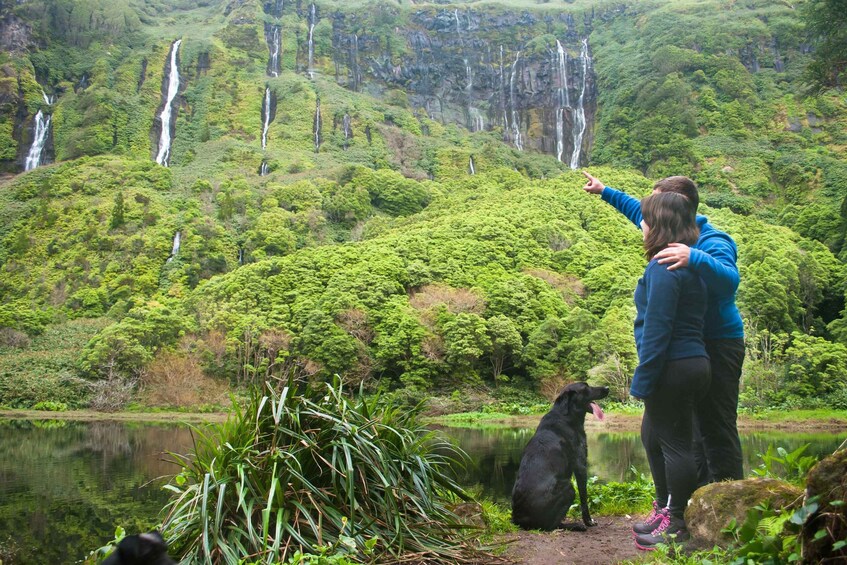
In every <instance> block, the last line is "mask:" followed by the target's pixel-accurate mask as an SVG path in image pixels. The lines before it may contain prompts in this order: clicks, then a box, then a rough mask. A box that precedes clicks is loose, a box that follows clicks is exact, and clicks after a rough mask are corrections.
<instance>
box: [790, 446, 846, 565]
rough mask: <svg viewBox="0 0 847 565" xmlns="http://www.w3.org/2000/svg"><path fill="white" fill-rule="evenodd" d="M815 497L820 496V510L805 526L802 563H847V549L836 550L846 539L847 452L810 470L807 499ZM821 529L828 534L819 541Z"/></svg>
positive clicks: (836, 453)
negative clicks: (838, 543)
mask: <svg viewBox="0 0 847 565" xmlns="http://www.w3.org/2000/svg"><path fill="white" fill-rule="evenodd" d="M813 496H817V497H818V509H817V511H816V512H814V513H813V514H812V515H811V516H809V518H808V519H807V520H806V523H805V524H803V530H802V532H801V534H800V536H801V539H802V541H803V561H804V562H805V563H824V562H827V563H847V547H840V548H839V549H835V550H833V544H834V543H836V542H838V541H840V540H845V539H847V449H842V450H841V451H836V452H835V453H834V454H832V455H830V456H829V457H827V458H825V459H823V460H821V461H820V462H819V463H818V464H817V465H815V466H814V467H812V469H811V470H810V471H809V475H808V476H807V477H806V497H807V500H808V499H809V498H811V497H813ZM838 501H841V502H840V503H839V502H838ZM833 502H835V504H833ZM820 530H824V531H826V532H827V534H826V535H825V536H823V537H822V538H821V539H818V540H816V539H815V534H816V533H817V532H818V531H820Z"/></svg>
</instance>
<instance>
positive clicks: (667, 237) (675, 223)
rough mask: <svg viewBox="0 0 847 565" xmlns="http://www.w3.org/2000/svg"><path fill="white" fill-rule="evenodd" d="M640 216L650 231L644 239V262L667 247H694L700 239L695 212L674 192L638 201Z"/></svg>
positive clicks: (694, 209)
mask: <svg viewBox="0 0 847 565" xmlns="http://www.w3.org/2000/svg"><path fill="white" fill-rule="evenodd" d="M641 215H642V216H643V217H644V222H645V223H646V224H647V226H648V227H649V228H650V229H649V230H648V231H647V235H646V236H645V237H644V254H645V255H647V259H648V260H650V259H652V258H653V256H654V255H656V253H658V252H659V251H661V250H662V249H664V248H665V247H667V246H668V244H669V243H684V244H686V245H694V244H695V243H696V242H697V238H699V237H700V228H699V227H697V221H696V208H694V206H692V203H691V201H690V200H689V199H688V198H686V197H685V196H683V195H681V194H677V193H674V192H656V193H654V194H651V195H650V196H646V197H645V198H643V199H642V200H641Z"/></svg>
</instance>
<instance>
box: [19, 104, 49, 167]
mask: <svg viewBox="0 0 847 565" xmlns="http://www.w3.org/2000/svg"><path fill="white" fill-rule="evenodd" d="M41 96H42V97H43V98H44V103H45V104H47V105H48V106H50V105H51V104H53V99H52V98H50V97H48V96H47V94H46V93H45V92H44V91H43V90H42V91H41ZM52 118H53V115H52V114H47V115H45V114H44V112H43V111H42V110H39V111H38V112H36V114H35V119H34V121H33V134H32V145H31V146H30V148H29V152H28V153H27V155H26V161H24V170H25V171H31V170H33V169H34V168H36V167H38V166H39V165H41V164H42V163H43V162H44V147H45V146H46V145H47V138H48V137H49V135H50V121H51V120H52Z"/></svg>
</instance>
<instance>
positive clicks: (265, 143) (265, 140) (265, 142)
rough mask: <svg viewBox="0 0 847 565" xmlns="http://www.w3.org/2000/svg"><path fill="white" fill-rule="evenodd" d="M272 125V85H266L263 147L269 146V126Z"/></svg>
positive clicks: (263, 110) (263, 109) (263, 111)
mask: <svg viewBox="0 0 847 565" xmlns="http://www.w3.org/2000/svg"><path fill="white" fill-rule="evenodd" d="M270 126H271V87H270V86H266V87H265V102H264V104H263V105H262V149H263V150H264V149H265V148H266V147H267V146H268V128H269V127H270Z"/></svg>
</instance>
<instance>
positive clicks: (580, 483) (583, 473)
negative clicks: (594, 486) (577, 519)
mask: <svg viewBox="0 0 847 565" xmlns="http://www.w3.org/2000/svg"><path fill="white" fill-rule="evenodd" d="M574 476H575V477H576V486H577V488H578V489H579V508H580V510H582V522H583V524H585V525H586V526H596V525H597V522H595V521H594V520H592V519H591V513H589V512H588V469H587V466H586V465H585V464H583V465H577V469H576V471H575V472H574Z"/></svg>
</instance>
